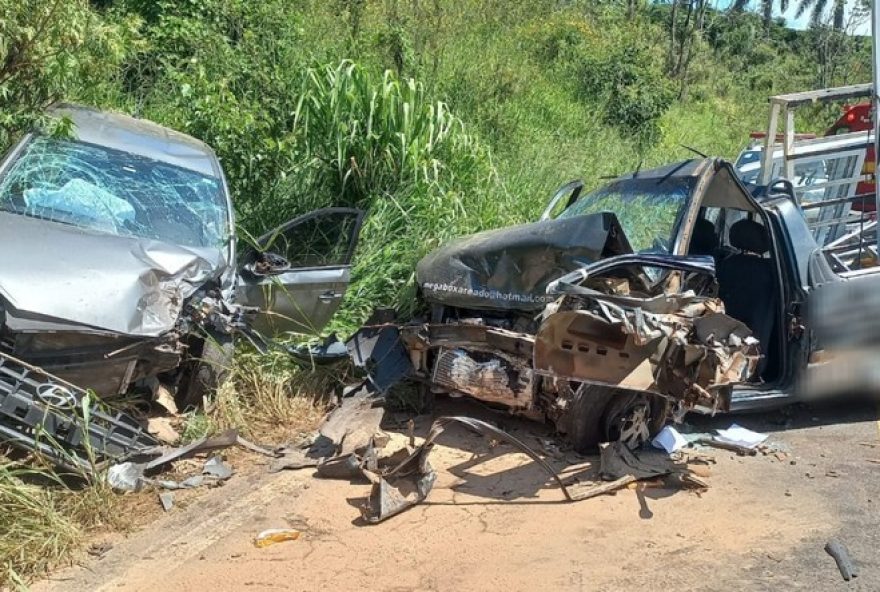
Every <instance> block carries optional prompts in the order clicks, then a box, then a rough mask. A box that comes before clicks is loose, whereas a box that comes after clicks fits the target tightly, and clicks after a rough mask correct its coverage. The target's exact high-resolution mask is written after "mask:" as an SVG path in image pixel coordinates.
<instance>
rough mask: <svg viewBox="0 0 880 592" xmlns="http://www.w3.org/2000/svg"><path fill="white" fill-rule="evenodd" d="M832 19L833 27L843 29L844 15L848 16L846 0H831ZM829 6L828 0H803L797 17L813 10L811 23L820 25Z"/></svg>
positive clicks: (836, 29) (838, 29)
mask: <svg viewBox="0 0 880 592" xmlns="http://www.w3.org/2000/svg"><path fill="white" fill-rule="evenodd" d="M831 2H832V3H833V4H832V5H831V20H832V27H833V28H834V30H835V31H842V30H843V27H844V17H845V16H846V0H831ZM827 8H828V0H801V3H800V4H799V5H798V9H797V12H796V13H795V17H796V18H800V17H802V16H803V15H804V13H805V12H807V11H808V10H811V11H812V12H811V14H810V24H811V25H812V26H814V27H815V26H818V25H820V24H821V23H822V17H823V16H824V15H825V10H826V9H827Z"/></svg>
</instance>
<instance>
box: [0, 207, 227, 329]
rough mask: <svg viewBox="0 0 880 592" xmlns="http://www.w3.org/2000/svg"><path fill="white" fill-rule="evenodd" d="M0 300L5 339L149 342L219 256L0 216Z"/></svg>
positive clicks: (215, 273) (221, 267)
mask: <svg viewBox="0 0 880 592" xmlns="http://www.w3.org/2000/svg"><path fill="white" fill-rule="evenodd" d="M0 237H2V243H0V296H2V297H3V299H5V305H6V325H7V326H8V327H9V329H11V330H13V331H47V330H49V331H51V330H86V331H88V330H92V331H99V332H105V331H110V332H113V333H119V334H124V335H130V336H141V337H153V336H157V335H160V334H162V333H164V332H166V331H168V330H170V329H171V328H173V327H174V324H175V323H176V321H177V318H178V316H179V315H180V311H181V308H182V306H183V303H184V300H185V299H186V298H188V297H189V296H191V295H192V294H193V292H195V291H196V290H197V289H198V288H199V287H200V286H201V285H203V284H204V283H205V282H207V281H208V280H210V279H212V278H215V277H219V276H220V275H221V274H222V273H223V272H224V271H225V270H226V267H227V262H226V258H225V257H224V255H223V253H222V252H221V251H220V249H214V248H194V247H182V246H177V245H171V244H168V243H163V242H160V241H156V240H150V239H138V238H130V237H121V236H113V235H109V234H101V233H96V232H90V231H87V230H83V229H80V228H77V227H75V226H69V225H66V224H61V223H57V222H49V221H46V220H39V219H35V218H29V217H27V216H23V215H18V214H10V213H5V212H0Z"/></svg>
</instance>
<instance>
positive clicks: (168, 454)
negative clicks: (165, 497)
mask: <svg viewBox="0 0 880 592" xmlns="http://www.w3.org/2000/svg"><path fill="white" fill-rule="evenodd" d="M235 444H238V445H240V446H243V447H245V448H247V449H248V450H254V449H257V450H258V451H264V450H266V449H264V448H262V447H260V446H257V445H256V444H253V443H251V442H248V441H247V440H245V439H243V438H242V437H241V436H239V434H238V432H236V431H235V430H228V431H226V432H223V433H222V434H220V435H218V436H213V437H205V438H200V439H199V440H196V441H195V442H191V443H190V444H187V445H186V446H180V447H178V448H170V449H169V448H167V447H164V446H154V447H153V448H150V449H145V450H142V451H140V454H139V456H140V457H144V458H149V457H150V456H153V457H154V458H153V459H152V460H150V461H146V462H140V463H137V462H133V461H127V462H123V463H118V464H115V465H112V466H111V467H110V468H109V469H108V471H107V482H108V483H109V484H110V486H111V487H112V488H113V489H115V490H117V491H123V492H127V491H140V490H141V489H142V488H143V487H144V485H153V486H156V487H161V488H163V489H191V488H194V487H201V486H202V485H216V484H218V483H222V482H223V481H225V480H227V479H229V478H230V477H231V476H232V474H233V471H232V468H231V467H229V465H227V464H225V463H224V462H223V459H222V458H220V457H219V456H217V455H214V456H211V457H210V458H209V459H208V460H207V461H206V462H205V463H204V465H203V466H202V470H201V472H200V473H199V474H198V475H192V476H190V477H187V478H186V479H184V480H183V481H174V480H167V479H153V478H150V477H148V475H149V474H151V473H155V472H158V471H159V470H161V469H162V468H164V467H166V466H168V465H169V464H171V463H172V462H174V461H178V460H182V459H184V458H188V457H191V456H194V455H196V454H200V453H204V452H211V451H214V450H218V449H220V448H228V447H230V446H232V445H235ZM269 454H271V455H272V456H277V455H276V454H274V453H272V452H271V451H269Z"/></svg>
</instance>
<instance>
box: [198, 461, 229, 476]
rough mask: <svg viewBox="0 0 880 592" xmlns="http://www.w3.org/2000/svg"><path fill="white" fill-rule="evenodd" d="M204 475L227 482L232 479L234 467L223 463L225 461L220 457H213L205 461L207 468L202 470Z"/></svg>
mask: <svg viewBox="0 0 880 592" xmlns="http://www.w3.org/2000/svg"><path fill="white" fill-rule="evenodd" d="M202 474H203V475H210V476H212V477H214V478H216V479H219V480H220V481H225V480H226V479H229V478H230V477H232V467H230V466H229V465H227V464H226V463H224V462H223V459H222V458H220V457H219V456H212V457H211V458H209V459H208V460H207V461H205V466H204V467H203V468H202Z"/></svg>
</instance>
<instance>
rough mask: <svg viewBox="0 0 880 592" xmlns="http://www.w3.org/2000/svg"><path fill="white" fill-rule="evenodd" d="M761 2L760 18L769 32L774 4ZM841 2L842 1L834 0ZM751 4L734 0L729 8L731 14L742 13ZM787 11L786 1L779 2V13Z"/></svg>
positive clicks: (821, 0) (809, 0) (747, 0)
mask: <svg viewBox="0 0 880 592" xmlns="http://www.w3.org/2000/svg"><path fill="white" fill-rule="evenodd" d="M760 1H761V16H762V18H763V20H764V30H765V31H769V30H770V25H772V24H773V6H774V4H775V2H774V0H760ZM815 1H818V2H827V0H801V3H802V5H803V2H815ZM837 1H842V0H835V2H837ZM751 3H752V0H734V2H733V4H732V5H731V6H730V10H731V11H732V12H742V11H743V10H745V9H746V8H748V6H749V4H751ZM786 10H788V0H779V12H785V11H786Z"/></svg>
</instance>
